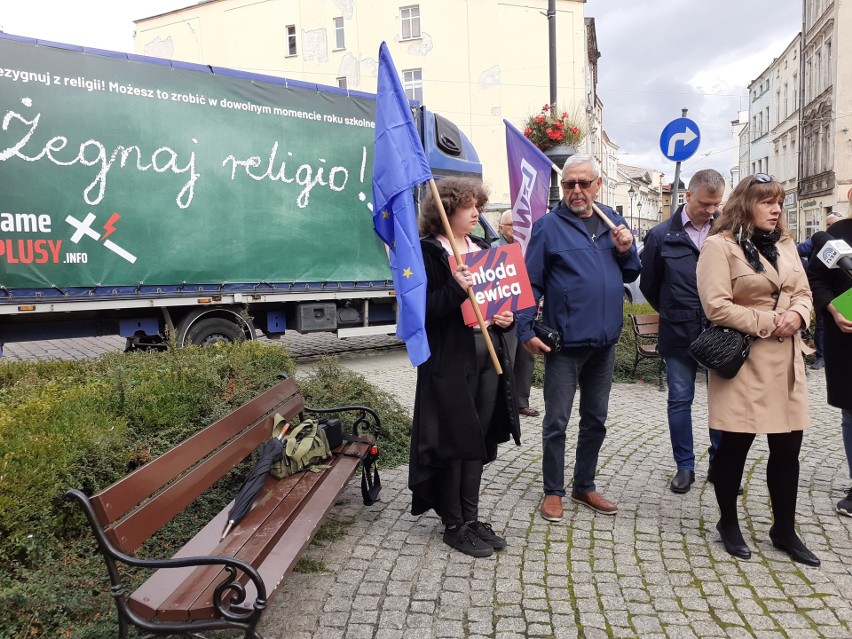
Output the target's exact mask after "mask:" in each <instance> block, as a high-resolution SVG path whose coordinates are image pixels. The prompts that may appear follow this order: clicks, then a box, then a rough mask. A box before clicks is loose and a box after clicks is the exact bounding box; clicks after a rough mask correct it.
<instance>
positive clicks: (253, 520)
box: [130, 443, 367, 621]
mask: <svg viewBox="0 0 852 639" xmlns="http://www.w3.org/2000/svg"><path fill="white" fill-rule="evenodd" d="M343 448H344V449H345V450H347V451H352V452H357V453H358V454H359V455H363V454H364V453H365V451H366V448H367V445H366V444H359V443H353V444H349V445H345V446H344V447H343ZM330 461H331V468H328V469H326V470H324V471H323V472H322V473H311V472H304V473H297V474H295V475H291V476H290V477H287V478H284V479H282V480H276V479H274V478H271V477H270V479H269V480H267V482H266V484H265V485H264V488H263V490H262V491H261V495H262V496H261V497H260V498H259V499H258V501H257V502H256V503H255V505H254V506H253V508H252V510H251V511H249V513H248V514H247V515H246V516H245V518H244V519H243V520H242V521H241V522H240V523H239V524H238V525H237V526H236V527H235V528H234V529H233V530H232V531H231V532H230V533H229V535H228V536H227V537H226V538H225V539H224V540H221V541H220V536H221V533H222V530H223V529H224V526H225V523H226V521H227V513H228V511H229V510H230V507H231V505H230V504H229V505H228V507H227V508H225V509H223V510H222V511H221V512H220V513H219V514H218V515H217V516H216V517H214V518H213V520H212V521H211V522H210V523H209V524H208V525H207V526H205V527H204V529H203V530H202V531H201V532H200V533H198V534H197V535H196V536H195V537H194V538H193V539H192V540H191V541H190V542H189V543H188V544H186V545H185V546H184V547H183V548H182V549H181V550H180V551H179V552H178V553H177V554H176V555H175V556H176V557H186V556H194V555H225V556H231V557H237V558H239V559H242V560H244V561H246V562H248V563H250V564H251V565H253V566H255V567H256V568H258V570H259V572H260V573H261V576H262V577H263V579H264V583H266V584H267V589H268V590H269V594H270V596H271V594H274V591H275V589H276V586H277V585H278V583H279V582H280V581H281V579H283V578H284V577H285V576H286V574H288V573H289V572H290V571H291V570H292V567H293V565H295V563H296V561H297V560H298V557H299V556H300V555H301V553H302V552H303V551H304V549H305V548H306V547H307V545H308V543H309V542H310V539H311V538H312V537H313V534H314V533H315V532H316V529H317V527H318V526H319V524H320V522H321V521H322V518H323V517H324V515H325V513H326V512H327V511H328V509H329V508H330V507H331V506H332V505H333V504H334V502H335V501H336V499H337V497H338V496H339V495H340V493H341V492H342V491H343V489H344V488H345V486H346V484H347V483H348V482H349V479H350V478H351V476H352V474H353V473H354V471H355V470H356V468H357V466H358V464H359V463H360V459H359V458H357V457H351V456H345V455H335V456H334V457H333V458H332V459H331V460H330ZM305 504H308V506H307V508H305ZM306 510H307V511H308V513H315V514H316V513H319V519H317V518H316V516H309V517H307V519H305V512H306ZM285 533H286V535H285ZM223 578H224V573H223V571H222V570H221V569H220V568H218V567H215V566H202V567H197V568H187V569H170V570H160V571H157V572H156V573H154V574H153V575H152V576H151V577H150V578H149V579H148V580H147V581H146V582H145V583H144V584H143V585H142V586H140V588H139V589H138V590H137V591H136V592H134V593H133V595H132V596H131V597H130V604H131V607H132V608H133V609H134V610H135V611H137V612H138V613H139V614H144V615H146V616H151V615H156V616H157V617H158V618H160V619H162V620H164V621H184V620H187V619H209V618H212V617H214V616H215V609H214V607H213V592H214V590H215V588H216V586H217V585H218V584H219V583H220V582H221V581H222V579H223ZM256 597H257V593H256V591H255V590H254V587H253V584H251V583H249V584H248V585H247V596H246V601H245V602H244V603H243V604H241V606H240V607H244V608H246V609H249V608H251V606H252V605H253V603H254V600H255V599H256Z"/></svg>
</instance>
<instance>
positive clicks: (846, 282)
mask: <svg viewBox="0 0 852 639" xmlns="http://www.w3.org/2000/svg"><path fill="white" fill-rule="evenodd" d="M826 232H827V233H828V234H829V235H831V236H832V237H831V238H829V239H835V240H846V243H847V244H849V245H852V219H847V220H839V221H837V222H835V223H834V224H832V225H831V226H830V227H829V228H828V230H827V231H826ZM808 281H809V282H810V285H811V291H812V292H813V295H814V309H816V312H817V313H821V314H822V321H823V325H824V326H825V332H824V333H823V344H822V351H823V357H824V358H825V386H826V390H827V392H828V403H829V405H831V406H835V407H837V408H845V409H846V410H852V393H850V392H849V380H850V379H852V333H844V332H843V331H841V330H840V329H839V328H838V327H837V324H836V323H835V321H834V318H833V317H832V316H831V313H829V312H828V311H827V310H826V307H827V306H828V305H829V304H830V303H831V300H833V299H834V298H835V297H837V296H838V295H840V294H841V293H845V292H846V291H847V290H848V289H850V288H852V278H850V277H849V275H847V274H846V273H845V272H844V271H843V269H839V268H838V269H829V268H828V267H826V266H825V264H823V263H822V262H820V260H819V258H818V257H817V256H816V255H813V256H812V257H811V259H810V260H808Z"/></svg>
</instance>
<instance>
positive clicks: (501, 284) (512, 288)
mask: <svg viewBox="0 0 852 639" xmlns="http://www.w3.org/2000/svg"><path fill="white" fill-rule="evenodd" d="M462 257H463V259H464V263H465V264H467V267H468V268H469V269H470V274H471V275H472V276H473V292H474V296H475V298H476V301H477V304H478V305H479V310H480V312H481V313H482V317H483V318H485V319H486V320H488V319H491V318H492V317H494V316H495V315H496V314H497V313H500V312H502V311H519V310H521V309H524V308H529V307H530V306H534V305H535V301H534V300H533V294H532V287H531V286H530V279H529V277H528V276H527V267H526V264H525V263H524V256H523V254H522V253H521V246H520V245H519V244H517V243H513V244H506V245H505V246H498V247H496V248H492V249H488V250H487V251H478V252H476V253H467V254H465V255H464V256H462ZM450 267H451V268H452V269H453V271H455V268H456V260H455V257H453V256H452V255H450ZM462 315H463V316H464V321H465V323H466V324H467V325H468V326H475V325H476V324H477V320H476V314H475V313H474V312H473V306H472V305H471V303H470V300H467V301H466V302H465V303H464V304H462Z"/></svg>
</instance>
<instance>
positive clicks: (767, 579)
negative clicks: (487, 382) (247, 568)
mask: <svg viewBox="0 0 852 639" xmlns="http://www.w3.org/2000/svg"><path fill="white" fill-rule="evenodd" d="M388 359H391V360H393V361H391V362H390V363H389V364H387V365H386V366H385V367H383V368H382V367H381V366H377V365H376V363H374V364H373V365H367V366H365V367H364V368H363V370H364V372H365V374H366V375H367V377H368V379H369V380H370V381H372V382H373V383H375V384H377V385H379V386H380V387H382V388H384V389H385V390H387V391H389V392H391V393H393V394H394V395H395V396H396V397H397V398H398V399H399V400H400V401H401V402H402V403H403V404H404V405H405V406H407V407H409V410H410V408H411V406H412V405H413V399H414V397H413V396H414V381H415V372H414V370H413V369H412V368H411V367H410V366H409V365H407V363H406V361H405V360H404V358H399V357H396V358H388ZM809 374H810V377H809V379H810V382H809V387H810V394H811V405H812V418H813V428H812V429H810V430H809V431H807V432H806V434H805V441H804V448H803V451H802V455H801V459H802V465H801V466H802V468H801V481H800V489H799V504H798V528H799V532H800V534H801V536H802V537H803V538H804V540H805V542H806V543H807V544H808V546H809V547H810V548H811V549H812V550H813V551H814V552H815V553H816V554H817V555H818V556H819V557H820V558H821V559H822V567H821V568H808V567H804V566H801V565H799V564H794V563H793V562H792V561H790V559H789V558H788V557H787V556H786V555H785V554H783V553H782V552H780V551H778V550H775V549H774V548H773V547H772V546H771V544H770V543H769V540H768V530H769V526H770V525H771V515H770V509H769V496H768V493H767V489H766V481H765V473H766V457H767V449H766V438H765V437H764V438H761V437H758V438H757V440H756V441H755V446H754V447H753V449H752V451H751V453H750V455H749V459H748V462H747V468H746V472H747V477H746V479H745V482H744V483H745V494H744V495H743V497H742V509H743V510H744V511H745V513H746V514H747V518H745V520H744V522H745V523H744V535H745V537H746V540H747V542H748V543H749V545H750V546H751V548H752V551H753V555H752V558H751V559H750V560H748V561H739V560H736V559H734V558H733V557H731V556H729V555H727V554H726V553H725V551H724V549H723V548H722V545H721V543H720V541H719V537H718V534H717V533H716V531H715V529H714V526H715V523H716V521H717V519H718V510H717V507H716V504H715V498H714V495H713V491H712V486H711V485H710V484H707V483H706V482H705V479H704V478H705V473H706V466H707V463H706V448H707V445H708V443H709V442H708V438H707V433H706V430H705V431H703V432H702V429H698V428H696V446H697V447H698V448H699V449H700V450H701V451H702V454H701V457H700V459H699V461H698V468H697V481H696V483H695V484H694V486H693V488H692V490H691V491H690V492H689V493H687V494H685V495H675V494H673V493H671V492H670V491H669V490H668V483H669V481H670V479H671V475H672V473H673V471H674V464H673V461H672V457H671V447H670V444H669V439H668V430H667V428H666V425H665V424H666V419H665V397H666V396H665V394H664V393H661V392H659V391H658V390H657V388H656V387H655V386H653V385H649V386H644V385H634V384H629V385H628V384H617V385H615V387H614V388H613V392H612V399H611V403H610V415H609V422H608V425H609V432H608V435H607V439H606V441H605V442H604V446H603V450H602V454H601V459H600V469H599V477H598V487H599V490H600V491H601V492H602V493H603V494H604V495H605V496H607V497H608V498H610V499H612V500H614V501H617V502H618V505H619V512H618V514H617V515H616V516H615V517H606V516H602V515H596V514H595V513H593V512H592V511H590V510H588V509H586V508H583V507H581V506H577V505H575V504H573V503H572V502H570V500H567V501H566V511H565V519H564V520H563V521H561V522H559V523H553V524H550V523H547V522H545V521H544V520H543V519H541V517H540V516H539V515H538V512H537V509H538V505H539V500H540V499H541V470H540V464H541V452H540V451H541V443H540V418H535V419H533V418H523V443H522V445H521V446H519V447H516V446H514V445H504V446H503V447H501V452H500V455H499V457H498V459H497V460H496V461H495V462H494V463H492V464H490V465H489V466H488V467H487V468H486V472H485V476H484V479H483V487H482V504H481V513H482V518H483V519H485V520H488V521H491V522H492V523H493V524H494V528H495V530H496V531H497V532H499V533H502V534H504V535H505V536H506V537H507V538H508V541H509V547H508V548H507V549H506V550H505V551H502V552H500V553H497V554H495V555H494V556H493V557H490V558H487V559H473V558H470V557H467V556H465V555H462V554H460V553H458V552H455V551H453V550H451V549H450V548H449V547H448V546H446V545H444V544H443V543H442V541H441V532H442V527H441V525H440V521H439V520H438V518H437V517H435V516H434V514H431V515H424V516H422V517H419V518H415V517H412V516H411V515H409V514H408V508H409V494H408V491H407V489H406V468H404V467H403V468H397V469H392V470H388V469H384V470H383V471H382V484H383V486H384V488H383V492H382V499H383V501H382V503H380V504H377V505H375V506H373V507H369V508H368V507H365V506H363V505H362V504H361V500H360V493H359V489H358V484H357V482H353V483H352V484H351V485H350V486H349V487H348V488H347V490H346V493H345V499H344V500H343V501H342V502H341V503H340V504H338V506H337V507H336V508H335V509H334V510H333V511H332V514H331V517H333V518H335V519H337V520H339V521H341V522H343V523H345V524H347V525H346V535H345V537H344V538H342V539H339V540H337V541H335V542H332V544H331V545H329V546H327V547H325V548H321V547H316V546H312V547H311V549H310V550H309V555H310V556H312V557H314V558H316V559H319V560H321V561H322V562H324V563H325V564H326V566H327V567H328V572H324V573H313V574H293V575H292V576H290V577H289V578H288V581H287V582H286V583H285V585H284V587H283V588H284V589H283V592H281V593H279V594H278V596H277V598H276V599H275V600H274V601H273V602H272V603H271V605H270V609H269V611H268V613H267V615H266V617H265V621H264V622H263V624H262V628H261V631H262V632H263V633H264V635H265V636H266V637H267V638H268V639H279V638H282V639H283V637H285V636H286V637H288V638H290V639H306V638H308V637H317V638H322V639H335V638H342V637H346V638H347V639H354V638H359V637H374V638H376V639H391V638H396V637H399V638H402V637H404V638H405V639H420V638H431V637H448V638H449V637H452V638H456V637H477V638H484V637H492V638H499V639H509V638H514V637H555V638H561V637H566V638H579V637H584V638H589V639H591V638H596V637H640V636H641V637H642V639H654V638H658V637H659V638H662V637H701V638H704V637H759V638H761V639H770V638H775V637H794V638H796V639H799V638H808V637H850V636H852V606H850V603H852V562H850V557H852V519H847V518H844V517H840V516H839V515H837V514H836V513H835V512H834V503H835V502H836V501H838V500H839V499H841V498H842V496H843V495H845V491H846V489H847V488H848V487H849V482H850V480H849V478H848V469H847V467H846V461H845V458H844V454H843V446H842V441H841V434H840V428H839V411H837V410H835V409H832V408H830V407H827V406H826V405H825V385H824V376H823V373H822V372H811V371H809ZM696 395H697V397H696V402H695V409H694V413H695V415H694V417H695V421H696V423H698V424H700V423H702V422H705V420H706V393H705V389H704V384H703V380H702V381H701V382H700V383H699V384H698V388H697V393H696ZM532 405H533V406H537V407H539V408H541V407H542V406H543V401H542V397H541V390H540V389H533V396H532ZM576 430H577V429H576V417H575V418H574V419H572V423H571V424H570V425H569V429H568V433H569V439H568V450H569V451H570V454H569V455H568V459H567V461H566V466H567V467H568V473H566V474H567V476H568V477H570V472H571V468H572V465H573V450H574V446H575V444H576Z"/></svg>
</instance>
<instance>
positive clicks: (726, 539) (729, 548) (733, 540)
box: [716, 520, 751, 559]
mask: <svg viewBox="0 0 852 639" xmlns="http://www.w3.org/2000/svg"><path fill="white" fill-rule="evenodd" d="M716 530H718V531H719V535H721V537H722V544H723V545H724V546H725V552H727V553H728V554H729V555H733V556H734V557H737V558H739V559H750V558H751V550H750V549H749V547H748V546H747V545H746V542H745V539H743V534H742V533H741V532H740V524H739V522H737V521H735V522H733V523H723V522H722V521H721V520H720V521H719V523H718V524H716Z"/></svg>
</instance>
